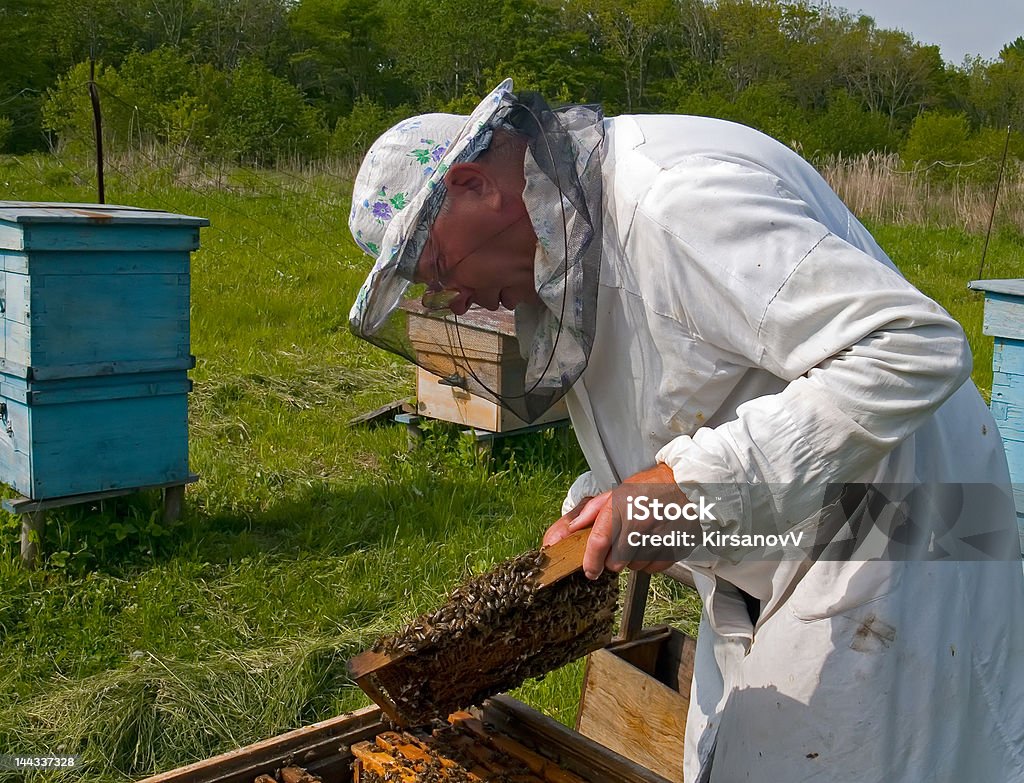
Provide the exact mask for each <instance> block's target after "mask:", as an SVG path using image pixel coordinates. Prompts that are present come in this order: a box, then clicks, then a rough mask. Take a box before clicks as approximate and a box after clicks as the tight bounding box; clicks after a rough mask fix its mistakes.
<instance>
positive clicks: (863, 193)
mask: <svg viewBox="0 0 1024 783" xmlns="http://www.w3.org/2000/svg"><path fill="white" fill-rule="evenodd" d="M936 165H939V166H941V165H942V164H936ZM932 168H934V167H932ZM819 170H820V171H821V173H822V175H823V176H824V177H825V179H826V180H828V182H829V184H830V185H831V186H832V188H833V189H834V190H835V191H836V192H837V193H838V194H839V195H840V197H841V198H842V199H843V201H845V202H846V204H847V205H849V207H850V208H851V209H852V210H853V212H854V213H855V214H856V215H858V216H859V217H861V218H865V219H869V220H873V221H878V222H882V223H891V224H895V225H900V226H906V225H934V226H943V227H956V228H959V229H961V230H963V231H965V232H967V233H980V232H984V231H985V230H986V229H987V227H988V224H989V219H990V217H991V215H992V207H993V202H996V187H995V184H994V183H993V184H988V185H984V186H983V185H979V184H978V182H977V179H976V178H975V177H973V176H972V173H971V170H970V167H969V166H958V167H952V169H951V170H952V171H953V172H955V173H953V174H950V173H949V172H946V173H945V176H944V177H943V178H942V179H941V180H940V181H936V179H935V177H934V176H933V175H934V172H933V171H932V170H931V169H930V168H927V167H921V166H916V167H913V168H910V169H907V168H906V167H905V166H904V165H903V164H902V163H901V161H900V157H899V155H896V154H881V153H872V154H868V155H859V156H856V157H852V158H851V157H843V156H836V157H832V158H829V159H827V160H825V161H823V162H822V163H821V165H820V167H819ZM996 204H997V206H996V222H997V225H999V226H1002V227H1012V228H1014V229H1015V230H1016V231H1018V232H1024V167H1022V166H1021V165H1020V163H1019V162H1018V161H1013V160H1011V161H1009V162H1008V165H1007V167H1006V172H1005V175H1004V179H1003V182H1002V187H1001V188H1000V189H999V196H998V201H997V202H996Z"/></svg>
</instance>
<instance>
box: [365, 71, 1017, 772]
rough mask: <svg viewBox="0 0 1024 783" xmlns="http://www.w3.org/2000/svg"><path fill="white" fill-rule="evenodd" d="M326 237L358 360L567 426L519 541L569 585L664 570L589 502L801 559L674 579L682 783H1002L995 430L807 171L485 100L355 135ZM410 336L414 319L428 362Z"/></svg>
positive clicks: (958, 365) (1012, 547) (1008, 691)
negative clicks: (342, 211)
mask: <svg viewBox="0 0 1024 783" xmlns="http://www.w3.org/2000/svg"><path fill="white" fill-rule="evenodd" d="M350 225H351V228H352V232H353V235H354V237H355V239H356V241H357V243H359V245H360V246H361V247H362V248H363V249H364V250H366V251H367V252H368V253H369V254H371V255H372V256H373V257H374V258H375V259H376V263H375V265H374V268H373V270H372V272H371V273H370V276H369V278H368V279H367V281H366V283H365V284H364V285H363V287H362V289H361V290H360V292H359V294H358V297H357V300H356V302H355V304H354V305H353V307H352V312H351V316H350V320H351V325H352V329H353V331H354V332H355V333H356V334H358V335H359V336H361V337H363V338H365V339H367V340H370V341H371V342H373V343H375V344H377V345H380V346H381V347H384V348H386V349H388V350H391V351H394V352H396V353H399V354H401V355H404V356H407V357H409V358H410V359H411V360H413V361H417V362H419V363H421V364H423V365H424V366H426V367H427V368H428V369H431V370H432V371H433V372H435V373H436V374H438V375H440V376H441V377H442V378H444V379H445V382H447V383H450V384H452V385H455V386H462V387H463V388H465V389H467V390H469V391H472V392H474V393H476V394H480V395H483V396H488V397H490V398H492V399H495V400H497V401H499V402H500V403H501V404H503V405H505V406H507V407H508V408H510V409H512V410H514V411H515V412H516V413H517V414H518V415H520V416H521V417H522V418H524V419H525V420H527V421H530V420H533V419H535V418H536V417H537V416H539V415H540V414H541V413H543V411H544V410H546V409H547V408H548V407H550V405H551V404H553V403H554V402H555V401H557V400H558V399H561V398H562V397H564V398H565V400H566V401H567V403H568V407H569V411H570V413H571V417H572V423H573V427H574V429H575V431H576V435H577V437H578V439H579V442H580V445H581V447H582V449H583V452H584V454H585V455H586V458H587V461H588V463H589V466H590V470H589V471H588V472H587V473H585V474H584V475H582V476H580V477H579V478H578V479H577V480H576V481H575V483H573V485H572V487H571V488H570V490H569V493H568V497H567V498H566V500H565V503H564V506H563V509H562V512H563V514H564V516H563V517H562V518H561V519H559V520H558V521H557V522H555V523H554V524H553V525H552V526H551V528H550V529H549V530H548V531H547V534H546V536H545V540H546V542H548V543H550V542H553V541H555V540H558V539H559V538H561V537H563V536H565V535H567V534H568V532H570V531H571V530H574V529H578V528H580V527H583V526H587V525H594V531H593V533H592V535H591V538H590V543H589V545H588V550H587V555H586V560H585V567H586V570H587V572H588V574H589V575H591V576H594V575H596V574H597V573H599V572H600V571H601V570H602V569H603V568H605V567H612V568H616V569H618V568H621V567H622V566H623V565H632V566H633V567H636V568H644V569H648V570H659V569H663V568H665V567H667V566H668V565H670V564H671V562H672V560H673V559H674V558H675V556H676V555H677V554H678V550H672V551H671V552H665V551H659V550H657V549H656V548H655V549H645V550H636V549H633V550H631V549H629V548H628V547H625V546H624V544H623V541H622V536H623V534H624V530H625V528H624V517H623V512H622V507H621V504H619V505H617V504H616V503H615V502H614V497H615V496H613V495H611V494H609V492H610V490H613V489H614V488H616V487H620V488H621V487H623V486H625V485H627V484H630V483H633V484H639V485H641V486H642V487H643V488H644V490H645V491H646V492H648V493H649V494H651V495H654V496H656V498H657V499H660V501H662V502H664V503H671V502H680V503H685V502H693V503H696V502H697V501H698V500H700V499H701V498H705V499H706V500H707V501H708V504H713V509H714V510H713V514H711V516H712V517H713V518H711V519H700V520H697V521H694V522H688V523H686V524H687V525H689V528H688V529H689V530H690V531H691V532H702V531H703V532H708V531H715V532H718V533H729V534H734V535H735V538H734V539H730V540H732V541H740V540H741V539H742V537H743V536H744V535H748V536H750V537H751V538H753V537H755V536H757V535H763V534H773V533H785V532H787V531H788V532H793V531H799V532H801V533H805V534H807V536H808V540H809V541H811V545H810V546H802V547H799V548H798V550H799V551H798V552H797V553H796V554H794V553H793V552H792V551H790V552H779V551H771V552H769V551H767V550H765V549H764V548H763V547H762V548H761V549H759V548H758V546H757V545H754V546H745V545H744V546H741V545H732V544H729V543H726V544H723V545H708V546H703V545H701V546H697V547H695V548H693V549H692V551H688V552H686V553H684V554H685V555H686V556H685V559H684V560H683V565H684V566H685V568H686V570H687V571H688V572H689V573H690V575H691V577H692V580H693V581H694V583H695V584H696V586H697V588H698V590H699V592H700V595H701V597H702V599H703V613H702V617H701V623H700V631H699V636H698V642H697V645H698V651H697V657H696V662H695V667H694V680H693V688H692V694H691V700H690V712H689V715H688V718H687V736H686V747H685V754H684V768H685V778H686V780H687V781H688V782H689V781H698V780H701V781H707V780H710V781H715V782H719V783H734V782H735V781H744V780H761V781H769V782H770V783H793V782H795V781H801V780H820V781H830V782H831V783H845V782H847V781H849V782H850V783H853V782H854V781H856V783H870V782H871V781H886V782H887V783H888V782H889V781H912V782H913V783H920V781H929V783H935V782H938V781H949V782H950V783H952V782H953V781H957V782H958V783H959V782H961V781H984V782H985V783H996V782H999V783H1006V782H1007V781H1018V780H1024V578H1022V569H1021V563H1020V558H1019V549H1018V548H1017V539H1016V532H1015V520H1014V515H1013V510H1012V503H1011V502H1010V501H1009V490H1008V487H1009V477H1008V473H1007V467H1006V461H1005V457H1004V453H1003V448H1002V444H1001V442H1000V437H999V433H998V431H997V430H996V428H995V425H994V423H993V420H992V418H991V417H990V415H989V413H988V410H987V408H986V406H985V404H984V402H983V400H982V399H981V397H980V395H979V394H978V391H977V390H976V389H975V387H974V385H973V384H972V383H971V381H970V379H969V375H970V369H971V357H970V353H969V349H968V346H967V342H966V340H965V338H964V334H963V332H962V330H961V328H960V326H959V325H958V324H957V323H956V322H955V321H954V320H953V319H952V318H951V317H950V316H949V314H948V313H946V312H945V311H944V310H943V309H942V308H941V307H939V306H938V305H937V304H936V303H935V302H933V301H932V300H930V299H929V298H928V297H926V296H924V295H923V294H922V293H920V292H919V291H918V290H916V289H915V288H914V287H913V286H912V285H910V284H909V283H908V282H907V281H906V280H904V278H903V277H902V276H901V275H900V273H899V272H898V271H897V270H896V269H895V267H894V265H893V264H892V262H891V261H890V260H889V259H888V258H887V257H886V255H885V253H884V252H883V251H882V250H881V249H880V248H879V246H878V245H877V244H876V242H875V241H874V240H873V239H872V237H871V236H870V235H869V234H868V232H867V231H866V230H865V229H864V227H863V226H862V225H861V224H860V223H859V222H858V221H857V220H856V219H855V218H854V216H853V215H852V214H851V213H850V212H849V211H848V210H847V208H846V207H845V206H844V205H843V204H842V203H841V201H840V200H839V198H838V197H837V196H836V195H835V193H833V192H832V190H830V189H829V187H828V186H827V185H826V183H825V182H824V181H823V180H822V179H821V177H820V176H819V175H818V174H817V173H816V172H815V170H814V169H813V168H812V167H811V166H810V165H809V164H808V163H806V162H805V161H804V160H803V159H801V158H800V157H799V156H798V155H796V154H794V153H793V152H792V151H791V150H789V149H788V148H786V147H785V146H783V145H781V144H779V143H777V142H775V141H773V140H771V139H769V138H767V137H765V136H763V135H761V134H759V133H757V132H755V131H753V130H751V129H749V128H746V127H743V126H740V125H736V124H732V123H728V122H724V121H720V120H714V119H708V118H701V117H683V116H621V117H615V118H610V119H608V118H604V117H602V115H601V113H600V110H599V109H597V108H596V107H590V106H570V107H565V108H562V109H557V110H551V109H550V108H548V107H547V105H546V104H545V103H544V102H543V100H541V99H540V98H539V97H537V96H533V95H525V94H523V95H517V94H516V93H514V92H513V90H512V84H511V82H510V81H506V82H503V83H502V84H501V85H499V86H498V87H497V88H496V89H495V90H494V91H493V92H492V93H491V94H490V95H488V96H487V98H485V99H484V101H483V102H482V103H481V104H480V105H479V106H478V107H477V109H476V110H475V111H474V113H473V114H472V115H471V116H470V117H468V118H467V117H460V116H453V115H440V114H433V115H423V116H420V117H415V118H412V119H411V120H408V121H406V122H403V123H400V124H398V125H397V126H395V127H394V128H392V129H390V130H389V131H387V132H386V133H385V134H384V135H383V136H381V138H380V139H379V140H378V141H377V142H376V143H375V144H374V145H373V147H372V148H371V150H370V152H369V154H368V155H367V156H366V159H365V160H364V162H363V165H362V167H361V169H360V171H359V174H358V177H357V179H356V183H355V189H354V196H353V206H352V213H351V218H350ZM499 306H504V307H506V308H509V309H514V310H515V318H516V327H517V334H518V337H519V341H520V346H521V350H522V354H523V365H522V372H521V375H522V377H521V379H519V380H518V384H517V385H516V387H515V388H511V389H510V388H508V386H507V384H506V385H505V386H503V387H502V388H501V389H500V390H499V389H497V388H492V387H494V382H493V380H492V379H491V377H490V376H489V375H487V373H486V369H485V368H484V367H482V366H480V365H479V364H478V363H477V359H476V357H477V356H478V355H479V354H478V353H474V352H473V351H472V350H471V347H470V346H467V345H466V343H465V340H464V336H463V333H462V332H460V327H459V324H460V323H461V322H462V321H463V320H464V319H465V318H467V317H471V316H472V310H473V308H475V307H483V308H487V309H495V308H498V307H499ZM413 313H416V314H419V315H424V314H426V315H427V316H428V317H429V315H430V314H432V313H435V314H438V315H439V321H438V322H439V323H441V324H443V325H444V326H443V330H441V331H440V332H439V333H440V334H444V335H446V339H447V340H448V346H447V347H448V350H446V351H443V352H441V353H444V354H445V356H444V358H438V357H437V356H434V355H433V354H432V355H430V356H424V355H423V354H424V352H422V351H417V349H416V347H415V346H414V345H413V344H412V342H411V341H410V339H409V335H408V328H407V319H408V318H409V317H410V315H411V314H413ZM467 313H468V314H467ZM442 315H445V316H446V317H443V318H441V316H442ZM620 491H621V489H620ZM705 505H706V506H707V504H705ZM681 750H682V749H681Z"/></svg>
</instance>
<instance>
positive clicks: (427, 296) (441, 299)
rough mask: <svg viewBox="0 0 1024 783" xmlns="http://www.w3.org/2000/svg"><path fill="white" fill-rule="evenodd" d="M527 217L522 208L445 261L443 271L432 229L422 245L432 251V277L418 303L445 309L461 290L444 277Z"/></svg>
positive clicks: (428, 307) (433, 310) (426, 249)
mask: <svg viewBox="0 0 1024 783" xmlns="http://www.w3.org/2000/svg"><path fill="white" fill-rule="evenodd" d="M529 217H530V216H529V213H528V212H527V211H526V209H525V208H524V209H523V212H522V214H521V215H519V216H518V217H516V218H515V219H514V220H513V221H511V222H510V223H509V224H508V225H506V226H505V227H504V228H502V229H501V230H500V231H498V232H497V233H495V234H494V235H492V236H491V237H485V238H483V239H482V240H480V241H479V242H478V243H477V244H476V245H475V246H474V247H472V248H470V250H469V251H468V252H466V253H465V254H463V255H462V257H461V258H459V259H457V260H456V261H454V262H453V263H451V264H447V263H446V264H445V265H444V266H445V267H446V268H445V269H444V270H443V271H442V264H441V259H442V255H443V254H442V253H441V248H440V245H438V244H437V241H436V240H435V239H434V233H433V231H431V232H430V234H428V236H427V244H426V247H424V249H423V252H424V253H426V252H428V251H430V250H433V251H434V252H433V253H432V259H431V260H432V261H433V267H434V269H433V275H432V279H429V280H427V291H426V293H424V294H423V296H422V298H421V299H420V303H421V304H422V305H423V307H424V309H426V310H429V311H431V312H440V311H443V310H447V309H448V306H449V305H450V304H451V303H452V302H454V301H455V300H456V299H458V298H459V296H461V295H462V292H461V291H459V290H457V289H455V288H451V287H450V284H449V283H448V282H447V281H446V280H445V279H444V278H445V277H447V276H448V275H450V274H451V273H452V272H453V271H454V270H455V267H457V266H458V265H459V264H461V263H462V262H463V261H465V260H466V259H467V258H469V257H470V256H471V255H473V253H475V252H476V251H477V250H479V249H480V248H481V247H483V246H484V245H485V244H487V242H489V241H493V240H495V239H499V238H500V237H501V236H502V235H503V234H505V232H507V231H509V230H510V229H512V228H513V227H514V226H515V225H516V224H518V223H519V222H520V221H522V220H526V219H529Z"/></svg>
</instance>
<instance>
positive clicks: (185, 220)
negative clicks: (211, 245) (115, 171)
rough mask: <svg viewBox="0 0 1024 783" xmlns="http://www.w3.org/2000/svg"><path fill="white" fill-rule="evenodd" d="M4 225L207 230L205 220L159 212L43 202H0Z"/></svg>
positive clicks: (102, 205)
mask: <svg viewBox="0 0 1024 783" xmlns="http://www.w3.org/2000/svg"><path fill="white" fill-rule="evenodd" d="M0 221H3V222H6V223H18V224H26V223H81V224H94V225H125V224H134V225H154V224H156V225H163V226H208V225H210V221H209V220H207V219H206V218H201V217H193V216H191V215H177V214H175V213H173V212H165V211H163V210H160V209H144V208H142V207H129V206H121V205H118V204H70V203H51V202H46V201H0Z"/></svg>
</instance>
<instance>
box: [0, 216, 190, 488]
mask: <svg viewBox="0 0 1024 783" xmlns="http://www.w3.org/2000/svg"><path fill="white" fill-rule="evenodd" d="M207 224H208V221H206V220H204V219H202V218H195V217H189V216H185V215H175V214H171V213H167V212H161V211H157V210H147V209H139V208H135V207H123V206H110V205H83V204H44V203H29V202H0V262H2V268H0V275H2V283H0V347H2V350H0V398H2V400H0V481H3V482H4V483H6V484H9V485H10V486H12V487H13V488H14V489H15V490H17V491H18V492H20V493H22V494H23V495H26V496H27V497H30V498H33V499H45V498H56V497H63V496H68V495H78V494H86V493H90V492H101V491H105V490H111V489H121V488H127V487H140V486H147V485H156V484H167V483H171V482H176V481H182V482H184V481H186V480H187V479H188V423H187V396H186V395H187V393H188V391H189V389H190V382H189V380H188V378H187V371H188V370H189V369H190V368H191V367H192V366H193V365H194V359H193V357H192V356H191V355H190V346H189V284H190V277H189V262H190V254H191V252H192V251H193V250H195V249H196V248H197V247H198V246H199V228H200V227H201V226H204V225H207Z"/></svg>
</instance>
